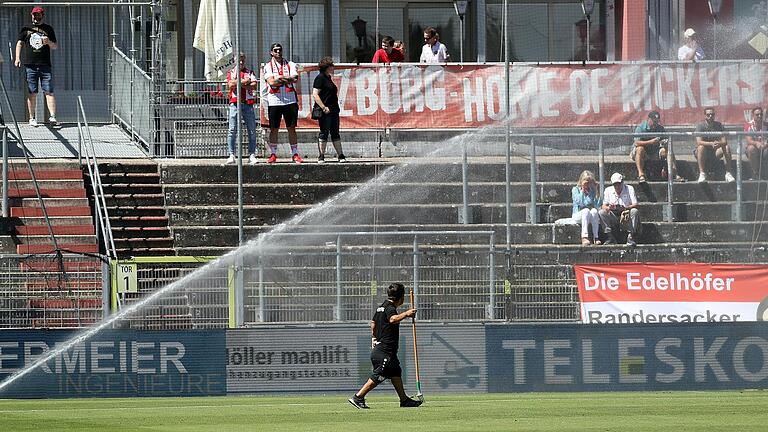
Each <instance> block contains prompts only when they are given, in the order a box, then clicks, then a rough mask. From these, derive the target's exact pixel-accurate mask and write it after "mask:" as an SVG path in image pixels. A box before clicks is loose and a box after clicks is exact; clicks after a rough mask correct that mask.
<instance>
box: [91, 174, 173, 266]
mask: <svg viewBox="0 0 768 432" xmlns="http://www.w3.org/2000/svg"><path fill="white" fill-rule="evenodd" d="M99 173H100V174H101V182H102V185H103V187H104V198H105V201H106V203H107V212H108V214H109V219H110V224H111V226H112V235H113V237H114V240H115V249H116V252H117V256H118V257H121V258H122V257H129V256H137V255H142V256H147V255H173V254H174V249H173V239H172V238H171V236H170V230H169V228H168V217H167V216H166V212H165V208H164V203H163V192H162V187H161V185H160V177H159V174H158V172H157V164H156V163H155V162H153V161H151V160H128V159H120V160H115V161H111V162H110V161H102V162H101V163H100V164H99ZM86 174H87V173H86Z"/></svg>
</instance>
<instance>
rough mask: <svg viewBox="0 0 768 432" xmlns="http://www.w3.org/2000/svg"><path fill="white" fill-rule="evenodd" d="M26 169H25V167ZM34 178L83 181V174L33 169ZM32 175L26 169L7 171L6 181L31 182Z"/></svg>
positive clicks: (70, 171) (75, 171) (74, 171)
mask: <svg viewBox="0 0 768 432" xmlns="http://www.w3.org/2000/svg"><path fill="white" fill-rule="evenodd" d="M25 168H26V167H25ZM35 178H36V179H37V180H38V181H40V180H80V181H82V180H83V172H82V171H80V169H79V168H74V169H64V168H62V169H47V168H46V169H38V168H35ZM31 179H32V173H31V172H30V171H29V170H28V169H18V168H17V169H10V168H9V170H8V180H31Z"/></svg>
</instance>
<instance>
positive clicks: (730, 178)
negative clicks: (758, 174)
mask: <svg viewBox="0 0 768 432" xmlns="http://www.w3.org/2000/svg"><path fill="white" fill-rule="evenodd" d="M725 181H727V182H728V183H733V182H735V181H736V179H735V178H734V177H733V174H731V173H729V172H727V173H725Z"/></svg>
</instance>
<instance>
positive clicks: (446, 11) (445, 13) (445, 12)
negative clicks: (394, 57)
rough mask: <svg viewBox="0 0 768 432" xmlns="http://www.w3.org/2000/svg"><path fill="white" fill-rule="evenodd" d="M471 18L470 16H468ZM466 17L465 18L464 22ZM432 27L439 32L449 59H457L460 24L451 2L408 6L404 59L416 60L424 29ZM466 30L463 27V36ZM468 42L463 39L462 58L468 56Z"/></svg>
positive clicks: (419, 53) (422, 41) (417, 59)
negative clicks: (406, 41)
mask: <svg viewBox="0 0 768 432" xmlns="http://www.w3.org/2000/svg"><path fill="white" fill-rule="evenodd" d="M470 19H471V18H470ZM467 22H468V19H467V18H465V23H467ZM430 26H431V27H434V28H435V29H437V33H439V34H440V42H442V43H443V44H445V46H446V48H447V49H448V55H450V61H452V62H457V61H459V50H460V43H461V24H460V22H459V17H458V16H457V15H456V11H455V10H454V9H453V4H452V3H434V4H431V3H430V4H411V5H410V6H409V7H408V45H407V49H406V52H405V55H406V59H407V60H408V61H410V62H418V61H419V56H421V47H423V46H424V29H425V28H426V27H430ZM466 33H468V32H467V31H466V28H465V36H466ZM468 49H469V44H468V43H467V41H466V40H465V41H464V58H465V59H466V58H469V56H468V52H467V50H468Z"/></svg>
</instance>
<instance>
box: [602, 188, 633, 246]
mask: <svg viewBox="0 0 768 432" xmlns="http://www.w3.org/2000/svg"><path fill="white" fill-rule="evenodd" d="M611 184H612V185H613V187H609V188H606V189H605V192H604V197H603V206H602V208H601V209H600V211H599V212H598V214H599V215H600V221H601V222H602V224H603V226H604V227H605V235H606V237H607V238H606V240H605V244H614V243H616V241H617V239H616V232H617V231H619V230H620V229H624V230H626V231H628V232H629V233H628V234H627V246H635V245H636V244H637V242H636V237H637V235H638V233H639V231H640V214H639V213H640V211H639V210H638V204H637V197H636V196H635V188H633V187H632V186H630V185H628V184H625V183H624V176H623V175H621V174H619V173H613V175H612V176H611Z"/></svg>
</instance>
